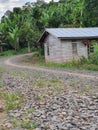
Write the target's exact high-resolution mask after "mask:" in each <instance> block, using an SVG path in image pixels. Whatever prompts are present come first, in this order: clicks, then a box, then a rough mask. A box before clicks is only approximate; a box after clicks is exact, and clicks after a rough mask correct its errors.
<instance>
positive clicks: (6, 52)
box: [0, 48, 36, 58]
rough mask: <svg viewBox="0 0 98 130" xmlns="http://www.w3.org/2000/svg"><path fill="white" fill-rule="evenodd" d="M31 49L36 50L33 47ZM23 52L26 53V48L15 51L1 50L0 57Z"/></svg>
mask: <svg viewBox="0 0 98 130" xmlns="http://www.w3.org/2000/svg"><path fill="white" fill-rule="evenodd" d="M32 50H33V51H36V50H34V49H32ZM25 53H28V48H22V49H19V50H17V51H15V50H8V51H3V52H0V57H1V58H2V57H7V56H13V55H18V54H25Z"/></svg>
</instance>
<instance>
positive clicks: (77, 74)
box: [4, 54, 98, 79]
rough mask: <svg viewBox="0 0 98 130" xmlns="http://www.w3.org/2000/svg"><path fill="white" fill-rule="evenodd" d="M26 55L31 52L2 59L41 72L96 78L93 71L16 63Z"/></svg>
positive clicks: (8, 64) (9, 63)
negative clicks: (85, 72)
mask: <svg viewBox="0 0 98 130" xmlns="http://www.w3.org/2000/svg"><path fill="white" fill-rule="evenodd" d="M27 55H31V54H25V55H18V56H13V57H10V58H7V59H5V60H4V64H5V65H7V66H12V67H14V68H22V69H23V68H24V69H30V70H37V71H43V72H49V73H57V74H67V75H70V76H77V77H83V78H89V79H98V75H97V74H93V72H92V73H91V74H89V73H87V74H84V73H81V71H80V72H79V71H78V72H76V71H75V70H73V71H72V72H70V71H68V70H67V71H66V70H65V71H62V70H58V69H50V68H46V67H38V66H27V65H23V64H22V63H17V60H18V59H20V58H22V57H24V56H27Z"/></svg>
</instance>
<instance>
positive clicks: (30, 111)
mask: <svg viewBox="0 0 98 130" xmlns="http://www.w3.org/2000/svg"><path fill="white" fill-rule="evenodd" d="M33 112H36V110H35V109H28V110H27V113H29V114H30V113H33Z"/></svg>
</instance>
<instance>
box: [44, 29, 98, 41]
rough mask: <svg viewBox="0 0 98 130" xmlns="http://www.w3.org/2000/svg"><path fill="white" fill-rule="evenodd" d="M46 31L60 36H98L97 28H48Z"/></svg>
mask: <svg viewBox="0 0 98 130" xmlns="http://www.w3.org/2000/svg"><path fill="white" fill-rule="evenodd" d="M46 32H48V33H50V34H52V35H54V36H56V37H58V38H78V37H79V38H82V37H98V27H96V28H47V29H46Z"/></svg>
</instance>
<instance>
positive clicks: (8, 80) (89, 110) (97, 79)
mask: <svg viewBox="0 0 98 130" xmlns="http://www.w3.org/2000/svg"><path fill="white" fill-rule="evenodd" d="M26 55H31V54H25V55H18V56H13V57H10V58H3V59H0V66H2V68H4V69H6V68H7V71H6V70H5V72H4V73H3V75H2V81H3V87H4V90H6V91H7V92H9V93H10V94H14V95H17V94H18V99H21V97H22V98H23V101H21V100H20V101H21V102H22V104H21V106H20V104H19V106H18V107H15V108H14V109H12V108H10V109H9V110H8V113H7V116H6V115H5V114H4V113H1V114H0V123H1V124H4V128H5V129H4V130H9V129H10V130H24V129H25V130H29V129H34V128H35V129H34V130H46V129H47V130H97V129H98V72H91V71H84V70H70V69H61V68H59V69H57V68H49V67H39V66H31V65H29V66H28V65H27V64H24V63H22V62H19V61H21V60H20V59H21V58H22V57H24V56H26ZM0 100H1V99H0ZM0 103H3V102H2V100H1V102H0ZM11 103H12V105H11V106H13V103H16V104H17V103H18V102H16V100H15V101H12V102H11ZM17 105H18V104H17ZM17 105H15V106H17ZM5 116H6V117H5ZM5 118H6V120H4V119H5ZM2 120H4V121H3V123H2ZM0 128H1V127H0ZM0 130H3V129H0Z"/></svg>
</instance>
